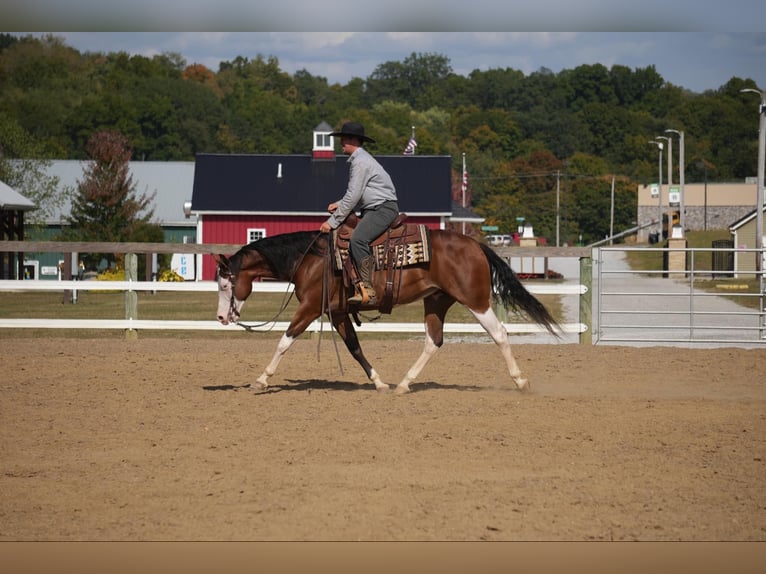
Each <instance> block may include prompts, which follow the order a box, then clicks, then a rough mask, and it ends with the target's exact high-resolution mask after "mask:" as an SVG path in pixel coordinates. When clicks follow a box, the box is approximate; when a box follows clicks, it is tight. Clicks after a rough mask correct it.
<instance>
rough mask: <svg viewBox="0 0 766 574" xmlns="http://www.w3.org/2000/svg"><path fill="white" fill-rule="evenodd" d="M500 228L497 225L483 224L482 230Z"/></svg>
mask: <svg viewBox="0 0 766 574" xmlns="http://www.w3.org/2000/svg"><path fill="white" fill-rule="evenodd" d="M498 229H500V228H499V227H498V226H497V225H482V226H481V230H482V231H497V230H498Z"/></svg>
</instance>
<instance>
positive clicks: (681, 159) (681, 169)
mask: <svg viewBox="0 0 766 574" xmlns="http://www.w3.org/2000/svg"><path fill="white" fill-rule="evenodd" d="M665 133H666V134H667V133H674V134H678V185H679V186H680V187H681V233H685V231H684V230H685V229H686V213H685V212H686V203H685V201H686V200H685V197H686V194H685V193H684V192H685V190H684V183H685V179H686V178H685V176H684V169H685V167H684V132H683V130H665Z"/></svg>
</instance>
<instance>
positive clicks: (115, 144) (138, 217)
mask: <svg viewBox="0 0 766 574" xmlns="http://www.w3.org/2000/svg"><path fill="white" fill-rule="evenodd" d="M86 151H87V153H88V155H89V156H90V158H91V160H92V162H91V163H90V165H88V166H87V167H86V169H85V174H84V178H83V180H82V181H78V188H77V191H76V193H75V195H74V197H73V199H72V211H71V214H70V216H69V218H68V219H69V223H70V225H71V227H70V229H69V230H67V232H66V233H65V237H66V238H67V239H69V240H75V241H115V242H126V241H148V240H150V239H154V238H156V233H152V228H153V227H157V226H154V225H152V224H151V223H150V219H151V218H152V216H153V215H154V210H153V209H150V204H151V201H152V200H153V199H154V196H155V193H156V192H155V193H153V194H152V195H147V194H141V195H138V194H137V193H136V186H135V184H134V182H133V177H132V176H131V175H130V173H129V162H130V158H131V155H132V151H131V149H130V148H129V147H128V142H127V139H126V138H125V136H123V135H122V134H120V133H118V132H112V131H101V132H96V133H95V134H93V136H91V138H90V139H89V140H88V143H87V145H86ZM161 233H162V232H161V230H160V237H161ZM102 257H103V258H106V260H107V262H108V263H113V262H114V261H115V256H114V254H103V255H102V254H91V255H88V256H85V257H83V260H84V262H86V266H87V267H88V268H90V269H92V268H94V267H96V266H97V265H98V263H99V262H100V261H101V259H102Z"/></svg>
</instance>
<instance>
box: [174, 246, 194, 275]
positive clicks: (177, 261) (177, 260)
mask: <svg viewBox="0 0 766 574" xmlns="http://www.w3.org/2000/svg"><path fill="white" fill-rule="evenodd" d="M170 269H172V270H173V271H175V272H176V273H178V274H179V275H180V276H181V277H183V278H184V279H185V280H187V281H194V279H195V273H194V255H190V254H184V253H174V254H173V257H172V259H171V260H170Z"/></svg>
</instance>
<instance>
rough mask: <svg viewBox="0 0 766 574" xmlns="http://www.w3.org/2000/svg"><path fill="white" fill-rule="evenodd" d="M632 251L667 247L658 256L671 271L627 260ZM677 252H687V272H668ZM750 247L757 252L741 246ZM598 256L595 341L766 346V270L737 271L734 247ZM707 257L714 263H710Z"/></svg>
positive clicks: (612, 251)
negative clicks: (636, 265) (730, 262)
mask: <svg viewBox="0 0 766 574" xmlns="http://www.w3.org/2000/svg"><path fill="white" fill-rule="evenodd" d="M632 251H641V252H644V253H647V252H662V255H663V256H662V257H655V259H656V260H659V259H662V260H663V265H662V266H663V268H662V269H651V270H643V271H639V270H635V269H632V268H631V267H630V266H629V265H628V263H627V261H626V257H627V255H628V253H630V252H632ZM669 251H685V252H686V254H685V263H683V264H681V265H682V268H681V269H672V268H671V269H668V260H669V257H668V252H669ZM706 252H708V253H706ZM748 252H752V253H753V256H755V255H756V250H755V249H739V250H737V253H738V255H739V256H742V254H743V253H748ZM593 255H594V272H595V278H594V283H595V285H594V290H595V292H596V294H597V296H596V298H595V301H594V304H595V305H594V306H595V307H596V309H595V313H594V318H595V321H594V323H595V324H594V326H593V327H594V329H593V331H594V342H595V343H597V344H598V343H626V344H646V345H652V344H660V343H662V344H668V343H676V344H686V345H694V344H708V343H709V344H715V345H717V346H721V345H724V346H725V345H726V344H731V345H732V346H743V345H745V346H750V345H752V346H755V347H760V346H761V345H766V324H765V322H764V321H765V319H764V317H765V314H764V278H763V271H760V272H755V271H749V272H748V273H747V274H746V275H745V274H739V275H737V274H736V273H734V272H733V266H732V267H731V268H729V265H728V257H732V258H733V257H734V250H733V249H732V248H731V247H730V246H729V247H728V248H721V247H714V248H711V249H697V248H684V249H673V250H669V249H668V248H666V247H601V248H596V249H594V253H593ZM680 255H681V257H680V261H684V254H680ZM703 257H704V258H706V259H707V258H710V261H711V262H712V264H710V263H708V264H707V265H702V260H703ZM721 262H724V263H721ZM698 263H699V265H697V264H698ZM698 266H699V267H700V269H699V270H698V269H697V267H698ZM721 266H723V267H725V268H723V269H719V268H717V267H721ZM703 267H705V268H704V269H702V268H703Z"/></svg>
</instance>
